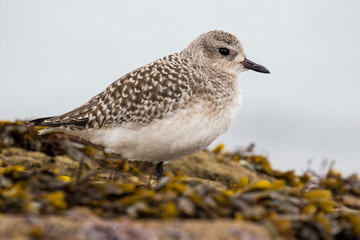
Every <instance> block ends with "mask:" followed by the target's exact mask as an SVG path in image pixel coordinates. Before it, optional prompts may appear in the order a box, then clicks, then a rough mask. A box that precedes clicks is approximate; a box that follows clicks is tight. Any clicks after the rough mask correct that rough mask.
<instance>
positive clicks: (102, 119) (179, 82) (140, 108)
mask: <svg viewBox="0 0 360 240" xmlns="http://www.w3.org/2000/svg"><path fill="white" fill-rule="evenodd" d="M197 78H199V76H197V74H196V73H195V72H194V71H193V70H191V68H190V67H189V66H187V61H186V60H184V59H182V58H179V57H178V56H177V55H170V56H167V57H165V58H163V59H160V60H157V61H155V62H153V63H151V64H148V65H146V66H144V67H141V68H138V69H136V70H134V71H133V72H131V73H128V74H126V75H125V76H123V77H122V78H120V79H118V80H117V81H115V82H114V83H112V84H111V85H110V86H109V87H108V88H107V89H106V90H104V91H103V92H101V93H99V94H98V95H96V96H95V97H93V98H92V99H91V100H90V101H89V102H87V103H86V104H84V105H82V106H81V107H79V108H77V109H74V110H73V111H71V112H68V113H66V114H63V115H61V116H57V117H52V118H49V119H46V120H44V121H43V122H44V123H46V122H47V123H49V124H48V125H45V124H42V126H51V124H52V125H54V124H57V125H56V127H57V126H62V125H68V126H71V125H72V123H73V125H72V126H71V127H73V128H74V127H76V128H81V127H84V128H98V127H103V126H119V125H122V124H124V123H129V122H131V123H135V124H148V123H151V122H152V121H154V120H155V119H162V118H163V117H164V116H166V115H167V114H169V113H171V112H173V111H175V110H176V109H178V108H179V107H181V106H182V105H184V104H186V100H187V99H189V98H190V97H191V96H192V94H193V92H194V89H195V85H196V79H197ZM85 121H86V122H85ZM78 122H82V123H84V122H85V124H84V125H83V126H80V124H76V123H78Z"/></svg>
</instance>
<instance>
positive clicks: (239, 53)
mask: <svg viewBox="0 0 360 240" xmlns="http://www.w3.org/2000/svg"><path fill="white" fill-rule="evenodd" d="M186 50H188V51H191V54H192V55H194V54H195V55H198V56H195V59H196V60H197V61H199V60H200V59H201V60H203V61H205V62H206V64H207V66H209V67H210V68H212V69H213V70H215V71H217V72H221V73H226V74H230V75H232V76H235V77H236V76H237V75H238V74H239V73H241V72H243V71H246V70H249V69H250V70H254V71H257V72H262V73H270V71H269V70H268V69H267V68H265V67H264V66H261V65H259V64H256V63H254V62H252V61H250V60H249V59H247V58H246V54H245V51H244V49H243V46H242V44H241V42H240V41H239V40H238V39H237V37H235V36H234V35H232V34H231V33H228V32H224V31H221V30H214V31H211V32H207V33H204V34H201V35H200V36H199V37H198V38H197V39H196V40H194V41H193V42H192V43H191V44H190V46H189V47H188V48H187V49H186ZM186 50H185V51H186Z"/></svg>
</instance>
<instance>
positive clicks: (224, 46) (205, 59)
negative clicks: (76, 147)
mask: <svg viewBox="0 0 360 240" xmlns="http://www.w3.org/2000/svg"><path fill="white" fill-rule="evenodd" d="M247 69H251V70H254V71H257V72H262V73H270V72H269V70H267V69H266V68H265V67H263V66H261V65H258V64H256V63H254V62H252V61H250V60H249V59H247V58H246V54H245V52H244V50H243V47H242V45H241V43H240V41H239V40H238V39H237V38H236V37H235V36H234V35H232V34H230V33H227V32H224V31H219V30H215V31H211V32H207V33H204V34H201V35H200V36H199V37H198V38H196V39H195V40H194V41H193V42H191V43H190V45H189V46H188V47H187V48H185V49H184V50H183V51H181V52H179V53H174V54H171V55H169V56H166V57H164V58H161V59H159V60H156V61H154V62H152V63H150V64H148V65H145V66H143V67H140V68H138V69H135V70H134V71H132V72H130V73H128V74H126V75H124V76H123V77H121V78H119V79H118V80H116V81H115V82H113V83H112V84H111V85H110V86H109V87H107V88H106V89H105V90H104V91H102V92H100V93H99V94H97V95H96V96H94V97H93V98H91V99H90V100H89V101H88V102H87V103H85V104H83V105H82V106H80V107H78V108H76V109H74V110H72V111H70V112H68V113H65V114H62V115H59V116H53V117H45V118H39V119H35V120H32V121H30V125H34V126H46V127H48V128H46V129H42V130H40V132H39V134H46V133H51V132H65V133H68V134H71V135H76V136H79V137H81V138H84V139H86V140H89V141H90V142H92V143H95V144H99V145H102V146H104V147H105V149H106V150H107V151H109V152H115V153H119V154H121V155H122V157H123V158H125V159H127V160H135V161H149V162H152V163H154V164H156V176H157V179H160V178H161V177H162V175H163V162H164V161H169V160H174V159H177V158H180V157H182V156H185V155H188V154H191V153H193V152H197V151H199V150H201V149H203V148H206V147H207V146H209V145H210V144H211V143H212V142H213V141H214V139H215V138H217V137H218V136H219V135H221V134H222V133H224V132H225V131H226V130H227V129H228V128H229V126H230V124H231V122H232V121H233V120H234V118H235V115H236V112H237V110H238V108H239V106H240V104H241V88H240V86H239V84H238V82H237V75H238V74H239V73H240V72H242V71H245V70H247Z"/></svg>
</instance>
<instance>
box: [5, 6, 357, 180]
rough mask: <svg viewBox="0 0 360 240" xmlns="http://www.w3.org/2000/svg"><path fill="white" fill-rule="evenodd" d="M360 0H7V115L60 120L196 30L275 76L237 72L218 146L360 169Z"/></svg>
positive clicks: (280, 160)
mask: <svg viewBox="0 0 360 240" xmlns="http://www.w3.org/2000/svg"><path fill="white" fill-rule="evenodd" d="M359 11H360V2H359V1H356V0H353V1H351V0H348V1H335V0H323V1H314V0H302V1H297V2H295V1H289V0H282V1H277V0H272V1H268V0H262V1H260V0H258V1H254V0H249V1H239V0H236V1H209V0H207V1H190V0H182V1H177V2H175V1H168V0H163V1H115V0H114V1H108V0H106V1H91V0H83V1H79V0H77V1H74V0H71V1H70V0H62V1H54V0H52V1H49V0H41V1H40V0H32V1H28V0H21V1H19V0H11V1H8V0H0V82H1V86H0V119H3V120H4V119H28V118H33V117H42V116H51V115H58V114H61V113H64V112H67V111H69V110H71V109H73V108H75V107H77V106H79V105H81V104H83V103H84V102H86V101H87V100H89V99H90V98H91V97H92V96H93V95H95V94H97V93H98V92H100V91H101V90H103V89H105V88H106V87H107V86H108V85H109V84H110V83H112V82H113V81H114V80H116V79H117V78H119V77H121V76H122V75H124V74H125V73H127V72H129V71H131V70H133V69H135V68H137V67H140V66H142V65H144V64H147V63H149V62H151V61H153V60H155V59H158V58H160V57H163V56H165V55H168V54H171V53H174V52H178V51H181V50H182V49H183V48H185V47H186V46H187V45H188V44H189V43H190V42H191V41H192V40H193V39H195V38H196V37H197V36H198V35H199V34H201V33H203V32H207V31H209V30H214V29H222V30H226V31H229V32H231V33H233V34H234V35H236V36H238V38H239V39H240V40H241V41H242V42H243V45H244V47H245V51H246V52H247V56H248V58H249V59H251V60H252V61H254V62H256V63H259V64H262V65H264V66H266V67H267V68H268V69H269V70H270V71H271V75H266V74H260V73H256V72H252V71H248V72H245V73H242V74H240V76H239V82H240V84H241V86H242V88H243V105H242V107H241V109H240V111H239V113H238V115H237V118H236V120H235V122H234V123H233V124H232V126H231V128H230V129H229V131H228V132H227V133H226V134H225V135H223V136H222V137H220V138H219V139H217V140H216V141H215V143H219V142H224V143H225V144H226V145H227V147H228V149H235V148H236V147H237V146H244V145H247V144H249V143H251V142H254V143H256V149H257V151H258V152H259V153H262V154H265V155H266V156H268V157H269V158H270V161H271V162H272V164H273V167H274V168H277V169H283V170H284V169H291V168H295V169H297V170H299V171H301V170H303V169H305V168H306V166H307V162H308V160H310V159H312V160H314V163H313V167H314V168H315V169H317V167H318V166H319V165H320V162H321V161H322V160H323V159H328V160H336V165H335V166H336V168H337V169H340V170H342V171H343V172H344V173H347V174H349V173H352V172H357V173H360V71H359V70H360V69H359V68H360V61H359V58H360V14H359Z"/></svg>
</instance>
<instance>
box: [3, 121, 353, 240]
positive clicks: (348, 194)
mask: <svg viewBox="0 0 360 240" xmlns="http://www.w3.org/2000/svg"><path fill="white" fill-rule="evenodd" d="M37 130H38V128H28V127H26V125H25V124H24V123H23V122H20V121H18V122H0V239H3V238H4V239H5V238H8V239H50V238H52V239H60V238H61V239H360V212H359V209H360V180H359V177H358V176H356V175H352V176H348V177H344V176H342V175H341V174H340V173H338V172H336V171H335V170H334V169H333V168H332V167H330V168H329V169H328V170H327V171H326V173H325V174H323V175H321V176H320V175H318V174H316V173H315V172H313V171H311V170H309V171H307V172H305V173H303V174H301V175H296V174H295V173H294V172H293V171H287V172H281V171H277V170H274V169H273V168H272V166H271V165H270V163H269V161H268V159H267V158H266V157H264V156H260V155H257V154H255V153H254V152H253V146H252V145H250V146H249V147H247V148H244V149H242V150H239V151H237V152H232V153H229V152H226V151H224V146H223V145H219V146H217V147H216V148H215V149H213V151H201V152H199V153H195V154H192V155H190V156H187V157H185V158H183V159H179V160H176V161H173V162H171V163H169V164H167V165H165V177H164V178H162V179H161V181H160V182H158V183H157V182H156V181H155V180H154V177H152V176H153V175H154V169H155V168H154V166H153V165H151V164H148V163H137V162H127V161H125V160H123V159H121V157H120V156H118V155H114V154H108V153H105V152H104V150H103V148H102V147H99V146H95V145H92V144H90V143H88V142H86V141H83V140H81V139H78V138H75V137H72V136H68V135H65V134H50V135H45V136H38V135H37V134H36V131H37Z"/></svg>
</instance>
